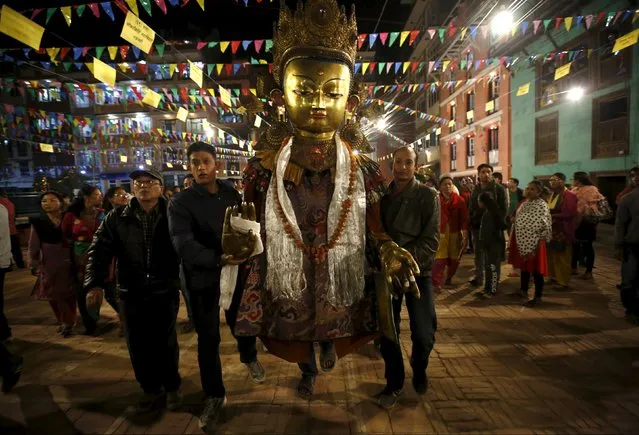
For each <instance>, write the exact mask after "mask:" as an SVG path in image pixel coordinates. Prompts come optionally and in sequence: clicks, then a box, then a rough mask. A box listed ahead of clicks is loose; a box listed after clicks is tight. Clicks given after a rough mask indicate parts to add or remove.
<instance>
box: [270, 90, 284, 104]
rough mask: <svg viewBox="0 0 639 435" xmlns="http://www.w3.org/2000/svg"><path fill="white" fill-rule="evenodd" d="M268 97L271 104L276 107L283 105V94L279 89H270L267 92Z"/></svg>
mask: <svg viewBox="0 0 639 435" xmlns="http://www.w3.org/2000/svg"><path fill="white" fill-rule="evenodd" d="M269 98H270V99H271V101H272V102H273V104H274V105H276V106H278V107H279V106H283V105H284V94H283V93H282V91H281V90H280V89H273V90H271V92H270V94H269Z"/></svg>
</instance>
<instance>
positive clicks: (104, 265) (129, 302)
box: [84, 169, 182, 412]
mask: <svg viewBox="0 0 639 435" xmlns="http://www.w3.org/2000/svg"><path fill="white" fill-rule="evenodd" d="M130 177H131V179H132V180H133V193H134V195H135V197H134V198H133V199H131V201H130V202H129V204H128V205H126V206H123V207H118V208H116V209H115V210H113V211H112V212H111V213H109V214H108V215H107V217H106V218H105V219H104V221H103V222H102V224H101V225H100V228H99V229H98V231H97V232H96V233H95V236H94V238H93V243H92V244H91V247H90V248H89V253H88V255H89V263H88V265H87V267H86V274H85V281H84V285H85V288H87V289H89V290H95V289H102V288H104V286H105V285H106V281H107V279H108V275H109V265H110V264H111V259H112V258H113V257H115V259H116V261H117V273H118V284H119V296H120V304H121V305H120V309H121V313H122V316H123V318H124V328H125V336H126V342H127V346H128V348H129V355H130V356H131V363H132V365H133V371H134V372H135V378H136V380H137V381H138V383H139V384H140V386H141V387H142V390H143V391H144V397H143V398H142V400H141V401H140V402H139V404H138V406H137V411H138V412H145V411H150V410H153V409H157V408H158V407H160V406H163V405H164V404H165V402H166V405H167V407H168V408H169V409H170V410H176V409H177V408H179V406H180V405H181V403H182V392H181V390H180V383H181V379H180V374H179V372H178V365H179V358H180V351H179V347H178V341H177V334H176V332H175V322H176V319H177V312H178V307H179V293H178V289H179V288H180V279H179V264H180V262H179V259H178V256H177V254H176V253H175V250H174V249H173V245H172V244H171V237H170V236H169V222H168V218H167V201H166V199H164V197H162V190H163V186H162V184H163V180H162V175H161V174H160V173H159V172H157V171H155V170H153V169H148V170H140V171H135V172H133V173H131V175H130Z"/></svg>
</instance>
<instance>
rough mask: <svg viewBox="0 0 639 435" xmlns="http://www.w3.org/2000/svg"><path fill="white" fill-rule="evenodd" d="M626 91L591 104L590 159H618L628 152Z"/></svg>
mask: <svg viewBox="0 0 639 435" xmlns="http://www.w3.org/2000/svg"><path fill="white" fill-rule="evenodd" d="M629 110H630V98H629V95H628V91H627V90H624V91H621V92H615V93H613V94H609V95H605V96H603V97H600V98H597V99H596V100H593V102H592V158H593V159H601V158H606V157H619V156H624V155H627V154H628V152H629V140H628V139H629V124H630V123H629V120H630V118H629Z"/></svg>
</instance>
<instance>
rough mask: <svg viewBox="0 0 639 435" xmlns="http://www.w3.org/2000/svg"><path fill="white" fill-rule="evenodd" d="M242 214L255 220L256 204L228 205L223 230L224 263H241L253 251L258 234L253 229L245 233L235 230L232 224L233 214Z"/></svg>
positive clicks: (245, 217) (247, 218)
mask: <svg viewBox="0 0 639 435" xmlns="http://www.w3.org/2000/svg"><path fill="white" fill-rule="evenodd" d="M240 212H241V213H242V214H241V218H242V219H246V220H251V221H255V219H256V214H255V205H254V204H253V203H252V202H249V203H246V202H243V203H242V205H241V206H237V205H236V206H234V207H227V208H226V214H225V216H224V228H223V230H222V251H223V252H224V255H222V262H223V263H224V264H240V263H243V262H245V261H246V260H247V259H248V258H249V257H250V256H251V254H252V253H253V249H254V248H255V240H256V237H257V236H256V235H255V234H253V231H249V232H248V234H243V233H240V232H238V231H235V230H234V229H233V227H232V226H231V216H238V215H239V213H240Z"/></svg>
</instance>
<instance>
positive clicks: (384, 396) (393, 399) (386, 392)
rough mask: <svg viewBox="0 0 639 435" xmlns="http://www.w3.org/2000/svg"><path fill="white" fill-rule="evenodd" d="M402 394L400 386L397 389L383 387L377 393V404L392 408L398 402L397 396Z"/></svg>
mask: <svg viewBox="0 0 639 435" xmlns="http://www.w3.org/2000/svg"><path fill="white" fill-rule="evenodd" d="M402 394H404V389H403V388H400V389H399V390H391V389H390V388H388V387H386V388H384V389H383V390H382V391H381V392H380V393H379V394H378V395H377V404H378V405H379V406H381V407H382V408H385V409H393V408H394V407H395V405H397V402H399V398H400V397H402Z"/></svg>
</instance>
